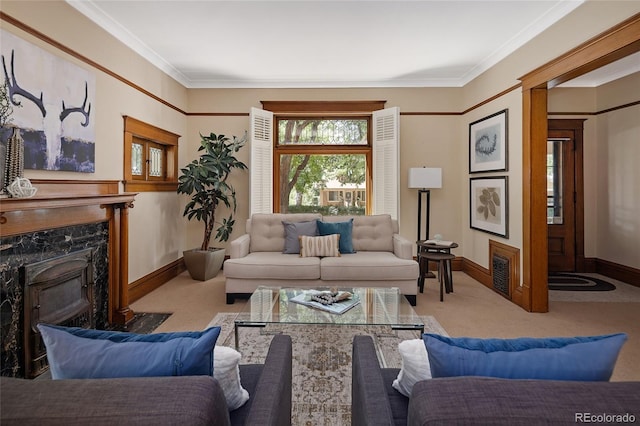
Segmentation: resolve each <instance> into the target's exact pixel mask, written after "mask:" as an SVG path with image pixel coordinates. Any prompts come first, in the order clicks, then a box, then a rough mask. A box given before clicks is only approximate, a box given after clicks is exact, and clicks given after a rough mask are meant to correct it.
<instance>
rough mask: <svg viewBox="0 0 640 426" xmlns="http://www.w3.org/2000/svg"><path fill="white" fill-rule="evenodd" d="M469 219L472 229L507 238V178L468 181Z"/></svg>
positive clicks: (472, 179)
mask: <svg viewBox="0 0 640 426" xmlns="http://www.w3.org/2000/svg"><path fill="white" fill-rule="evenodd" d="M469 198H470V200H469V201H470V203H469V206H470V207H469V208H470V211H469V218H470V226H471V228H472V229H477V230H479V231H484V232H487V233H489V234H494V235H498V236H500V237H504V238H507V237H508V236H509V189H508V177H507V176H499V177H486V178H479V177H478V178H471V179H469Z"/></svg>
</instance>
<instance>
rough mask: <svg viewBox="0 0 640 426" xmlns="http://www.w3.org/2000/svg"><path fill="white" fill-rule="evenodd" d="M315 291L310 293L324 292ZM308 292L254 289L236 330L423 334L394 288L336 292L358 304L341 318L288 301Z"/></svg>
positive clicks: (412, 313)
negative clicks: (355, 328) (377, 329)
mask: <svg viewBox="0 0 640 426" xmlns="http://www.w3.org/2000/svg"><path fill="white" fill-rule="evenodd" d="M328 289H329V288H328V287H326V288H323V287H316V288H314V290H328ZM309 290H310V289H300V288H285V287H258V288H257V289H256V291H255V292H254V293H253V294H252V295H251V298H250V299H249V300H248V301H247V304H246V306H245V309H244V310H243V311H242V312H241V313H239V314H238V316H237V318H236V320H235V325H236V327H243V326H245V327H250V326H258V327H260V326H265V325H267V324H273V323H278V324H336V325H388V326H391V328H393V329H399V330H400V329H409V330H424V323H423V321H422V319H421V318H420V317H419V316H418V315H417V314H416V313H415V311H414V310H413V307H412V306H411V304H410V303H409V302H408V301H407V299H406V298H405V297H404V296H403V295H402V294H401V293H400V290H399V289H398V288H395V287H393V288H342V287H341V288H340V289H339V290H341V291H349V292H351V293H353V294H354V295H355V296H356V297H358V298H359V300H360V303H358V304H357V305H355V306H353V307H352V308H350V309H349V310H347V311H346V312H344V313H342V314H334V313H330V312H326V311H323V310H320V309H316V308H312V307H309V306H305V305H302V304H299V303H294V302H290V300H291V299H292V298H293V297H295V296H298V295H300V294H302V293H304V292H308V291H309Z"/></svg>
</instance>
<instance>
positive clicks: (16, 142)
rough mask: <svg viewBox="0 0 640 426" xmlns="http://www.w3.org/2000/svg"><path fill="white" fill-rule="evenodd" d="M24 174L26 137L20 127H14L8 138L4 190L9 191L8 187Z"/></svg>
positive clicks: (4, 191)
mask: <svg viewBox="0 0 640 426" xmlns="http://www.w3.org/2000/svg"><path fill="white" fill-rule="evenodd" d="M23 176H24V139H22V134H21V132H20V129H19V128H18V127H14V128H13V134H12V135H11V137H10V138H9V140H7V157H6V163H5V175H4V187H3V188H2V192H3V193H6V192H7V187H8V186H9V185H11V184H12V183H13V181H14V180H16V178H21V177H23Z"/></svg>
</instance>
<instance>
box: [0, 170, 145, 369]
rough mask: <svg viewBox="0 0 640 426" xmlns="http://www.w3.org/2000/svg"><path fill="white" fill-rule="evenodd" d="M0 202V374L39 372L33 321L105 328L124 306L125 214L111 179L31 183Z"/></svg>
mask: <svg viewBox="0 0 640 426" xmlns="http://www.w3.org/2000/svg"><path fill="white" fill-rule="evenodd" d="M32 183H33V184H34V186H36V187H37V188H38V193H37V196H36V197H33V198H28V199H15V198H4V199H2V202H1V203H0V296H1V300H0V328H1V330H0V339H1V345H0V358H1V359H0V367H1V368H0V375H2V376H11V377H34V376H37V375H38V374H39V373H41V372H43V371H44V370H46V368H47V365H46V355H45V353H44V346H43V344H42V341H41V338H40V336H39V334H38V333H37V328H36V325H37V323H38V322H44V323H52V324H60V325H67V326H79V327H92V328H97V329H106V328H109V327H111V326H119V325H124V324H126V323H127V322H128V321H130V320H131V319H132V318H133V311H132V310H131V309H130V308H129V286H128V248H127V247H128V210H129V209H130V208H132V207H133V200H134V197H135V194H128V193H119V186H118V182H117V181H86V180H83V181H68V180H64V181H55V180H35V179H33V180H32Z"/></svg>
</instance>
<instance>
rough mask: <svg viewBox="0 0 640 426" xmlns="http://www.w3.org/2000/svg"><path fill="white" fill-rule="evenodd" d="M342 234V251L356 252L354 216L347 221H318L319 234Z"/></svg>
mask: <svg viewBox="0 0 640 426" xmlns="http://www.w3.org/2000/svg"><path fill="white" fill-rule="evenodd" d="M331 234H340V253H343V254H344V253H355V252H356V251H355V249H354V248H353V218H351V219H349V220H348V221H346V222H323V221H321V220H319V221H318V235H331Z"/></svg>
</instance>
